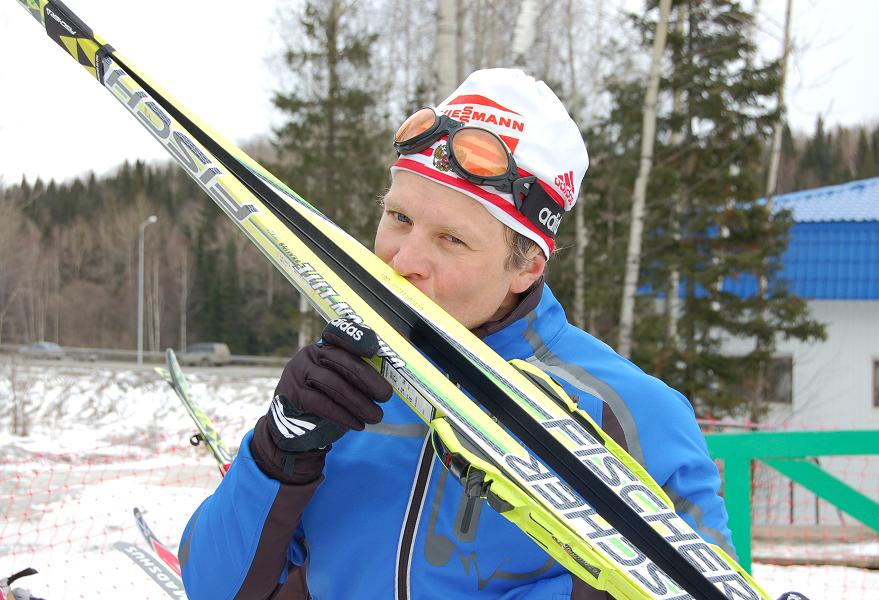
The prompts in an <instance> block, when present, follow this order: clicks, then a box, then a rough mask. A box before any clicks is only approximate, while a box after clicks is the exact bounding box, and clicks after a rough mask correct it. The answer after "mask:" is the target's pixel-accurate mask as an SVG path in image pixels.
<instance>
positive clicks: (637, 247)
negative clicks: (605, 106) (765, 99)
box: [617, 0, 671, 357]
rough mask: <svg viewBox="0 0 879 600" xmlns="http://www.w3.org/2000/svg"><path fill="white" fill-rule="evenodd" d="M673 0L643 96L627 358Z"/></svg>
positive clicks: (623, 334)
mask: <svg viewBox="0 0 879 600" xmlns="http://www.w3.org/2000/svg"><path fill="white" fill-rule="evenodd" d="M670 9H671V0H661V1H660V3H659V23H658V24H657V26H656V37H655V38H654V39H653V58H652V59H651V62H650V75H649V80H648V84H647V94H646V97H645V99H644V121H643V124H642V127H641V166H640V168H639V170H638V178H637V179H636V180H635V192H634V194H633V195H632V223H631V225H630V228H629V248H628V252H627V254H626V279H625V283H624V285H623V302H622V308H621V310H620V337H619V344H618V345H617V352H619V353H620V354H621V355H623V356H625V357H628V356H629V355H630V354H631V352H632V329H633V325H634V319H635V291H636V290H637V288H638V271H639V270H640V268H641V235H642V232H643V230H644V213H645V204H646V197H647V181H648V179H649V178H650V169H651V168H652V167H653V146H654V142H655V138H656V98H657V96H658V94H659V71H660V69H661V66H662V53H663V51H664V50H665V36H666V31H667V30H668V13H669V10H670Z"/></svg>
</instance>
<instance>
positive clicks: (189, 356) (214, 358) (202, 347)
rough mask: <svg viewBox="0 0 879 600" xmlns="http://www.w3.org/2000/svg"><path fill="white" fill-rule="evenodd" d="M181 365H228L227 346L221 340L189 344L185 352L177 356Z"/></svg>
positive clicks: (230, 357) (229, 357)
mask: <svg viewBox="0 0 879 600" xmlns="http://www.w3.org/2000/svg"><path fill="white" fill-rule="evenodd" d="M177 359H178V360H179V361H180V364H182V365H198V366H200V367H216V366H220V365H228V364H229V363H230V362H231V361H232V353H231V352H230V351H229V346H227V345H226V344H224V343H222V342H203V343H200V344H190V345H189V346H187V347H186V352H184V353H183V354H181V355H180V356H178V357H177Z"/></svg>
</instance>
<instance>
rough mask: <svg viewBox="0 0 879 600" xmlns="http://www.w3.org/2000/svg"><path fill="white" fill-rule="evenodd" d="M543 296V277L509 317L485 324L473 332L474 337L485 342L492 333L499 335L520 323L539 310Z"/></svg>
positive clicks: (535, 283)
mask: <svg viewBox="0 0 879 600" xmlns="http://www.w3.org/2000/svg"><path fill="white" fill-rule="evenodd" d="M542 295H543V277H541V278H540V279H538V280H537V281H535V282H534V285H532V286H531V288H530V290H529V291H528V292H526V293H525V294H523V295H522V298H521V300H520V301H519V304H517V305H516V308H514V309H513V310H512V311H510V312H509V313H508V314H507V316H505V317H503V318H500V319H497V320H496V321H488V322H487V323H483V324H482V325H480V326H479V327H477V328H475V329H473V330H472V332H473V335H475V336H476V337H478V338H479V339H481V340H484V339H485V338H486V337H488V336H490V335H491V334H492V333H497V332H498V331H500V330H501V329H503V328H504V327H506V326H507V325H509V324H510V323H513V322H515V321H518V320H519V319H521V318H522V317H524V316H525V315H527V314H528V313H530V312H531V311H532V310H534V309H535V308H537V305H538V304H540V298H541V296H542Z"/></svg>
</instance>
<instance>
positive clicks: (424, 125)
mask: <svg viewBox="0 0 879 600" xmlns="http://www.w3.org/2000/svg"><path fill="white" fill-rule="evenodd" d="M436 120H437V116H436V113H435V112H434V111H433V109H430V108H422V109H421V110H419V111H417V112H416V113H415V114H413V115H412V116H411V117H409V118H408V119H406V121H404V122H403V124H402V125H400V128H399V129H398V130H397V133H396V134H394V142H396V143H398V144H402V143H403V142H407V141H409V140H411V139H414V138H416V137H418V136H419V135H421V134H422V133H424V132H425V131H427V130H428V129H430V128H431V127H433V126H434V124H435V123H436Z"/></svg>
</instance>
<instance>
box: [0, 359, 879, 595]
mask: <svg viewBox="0 0 879 600" xmlns="http://www.w3.org/2000/svg"><path fill="white" fill-rule="evenodd" d="M279 372H280V369H278V368H264V369H256V368H253V369H251V368H248V369H242V368H234V367H232V368H230V367H226V368H216V369H189V370H188V372H187V376H188V379H189V381H190V390H191V393H192V395H193V397H194V398H195V399H196V400H197V401H198V402H199V403H200V404H201V405H202V406H203V407H204V409H205V411H206V412H207V413H208V414H209V415H211V416H212V418H213V420H214V423H215V425H216V426H217V428H218V430H219V431H220V433H221V435H222V436H223V438H224V440H225V441H226V443H227V445H229V447H230V450H232V451H233V452H234V451H235V450H236V449H237V444H238V443H239V442H240V440H241V437H242V436H243V435H244V433H245V432H246V431H247V430H248V429H249V428H250V427H252V425H253V423H254V422H255V421H256V419H257V418H259V416H261V415H262V414H264V412H265V410H266V407H267V405H268V401H269V400H270V398H271V393H272V390H273V389H274V386H275V384H276V382H277V376H278V374H279ZM13 398H15V399H16V400H17V401H18V402H19V403H21V402H22V401H23V402H24V405H25V413H26V414H27V415H28V417H29V420H30V431H29V434H28V435H27V436H24V437H21V436H14V435H12V434H11V433H10V431H11V426H12V419H11V411H10V410H9V406H10V404H11V399H13ZM190 423H191V422H190V420H189V417H188V416H187V414H186V412H185V411H184V409H183V407H182V406H181V405H180V403H179V401H178V400H177V398H176V396H175V395H174V394H173V392H172V391H171V389H170V388H169V387H168V385H167V384H166V383H165V382H164V381H162V380H161V378H160V377H159V376H158V375H157V374H156V373H154V372H153V370H152V369H151V368H146V367H145V368H141V369H137V368H135V367H133V366H131V365H126V364H121V363H120V364H115V365H114V364H82V363H73V362H63V361H62V362H60V363H26V362H22V361H21V360H20V359H18V358H17V357H13V358H10V357H9V356H4V355H0V509H2V512H3V517H2V521H0V575H2V576H5V575H7V574H9V573H12V572H14V571H18V570H20V569H22V568H24V567H27V566H32V567H34V568H36V569H37V570H38V571H40V572H39V574H37V575H35V576H33V577H29V578H27V579H25V580H22V581H21V582H19V585H21V586H22V587H28V588H29V589H30V590H31V591H32V592H33V593H34V594H35V595H37V596H41V597H45V598H48V599H49V600H59V599H64V598H93V597H112V598H126V599H131V600H139V599H141V598H144V599H146V598H163V597H168V596H167V595H166V594H165V593H164V592H162V590H161V589H160V588H159V586H158V585H157V584H156V583H155V582H153V581H152V580H150V578H149V577H147V576H146V574H145V573H144V572H143V571H142V570H141V569H140V568H139V567H138V566H136V565H135V564H134V562H133V561H132V560H131V559H130V558H129V557H128V556H126V555H125V554H123V552H121V551H120V550H119V549H116V548H114V547H113V544H114V543H117V542H127V543H129V544H134V545H136V546H138V547H140V548H144V549H145V548H146V544H145V542H144V540H143V538H142V536H141V535H140V532H139V531H138V529H137V527H136V525H135V522H134V518H133V516H132V509H133V508H134V507H135V506H138V507H140V508H141V509H142V510H143V511H144V514H145V516H146V519H147V521H148V523H149V524H150V526H151V527H152V529H153V531H154V532H155V533H156V535H157V536H158V537H159V538H160V539H161V540H163V541H164V542H165V544H166V545H167V546H168V547H169V548H171V549H172V550H175V551H176V549H177V544H178V541H179V538H180V534H181V532H182V530H183V527H184V525H185V524H186V521H187V520H188V518H189V516H190V515H191V514H192V512H193V511H194V510H195V508H196V507H197V506H198V504H199V503H200V502H201V501H202V500H203V499H204V498H205V497H206V496H207V495H209V494H210V493H211V490H212V489H213V488H214V487H215V486H216V485H217V483H218V482H219V478H220V476H219V473H218V471H217V469H216V466H215V465H214V462H213V459H212V458H211V456H210V455H209V454H208V452H207V450H206V449H204V448H193V447H192V446H190V444H189V441H188V440H189V437H190V435H191V434H192V433H193V430H194V429H193V427H192V426H191V425H190ZM797 551H799V552H803V548H802V547H797ZM877 552H879V547H877V544H876V543H862V544H860V545H845V544H834V546H833V547H832V548H825V553H826V554H832V555H835V556H837V557H839V556H846V555H858V556H861V555H865V556H871V555H872V556H875V555H876V553H877ZM809 554H810V555H816V554H817V549H816V552H815V553H814V554H813V553H811V552H810V553H809ZM755 556H759V552H758V549H756V548H755ZM754 577H755V579H756V580H757V581H759V582H760V583H761V585H763V587H764V588H765V589H766V591H767V592H769V594H770V596H772V597H776V596H778V595H780V594H781V593H782V592H785V591H790V590H797V591H800V592H802V593H805V594H806V595H807V596H809V597H810V598H811V600H819V599H821V598H839V597H845V598H879V571H875V570H874V571H871V570H867V569H857V568H852V567H844V566H787V567H784V566H777V565H768V564H759V563H758V564H755V566H754Z"/></svg>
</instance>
